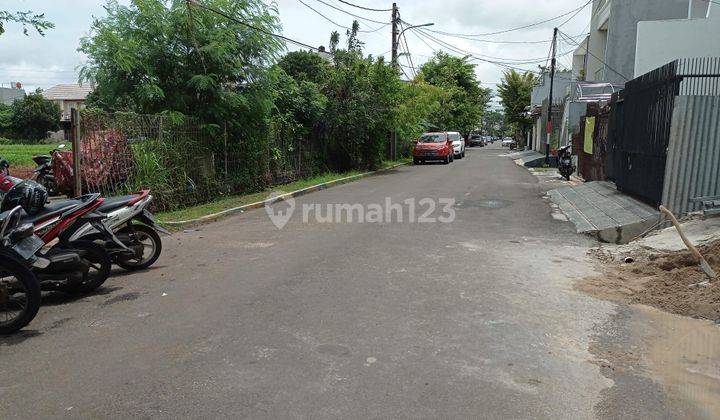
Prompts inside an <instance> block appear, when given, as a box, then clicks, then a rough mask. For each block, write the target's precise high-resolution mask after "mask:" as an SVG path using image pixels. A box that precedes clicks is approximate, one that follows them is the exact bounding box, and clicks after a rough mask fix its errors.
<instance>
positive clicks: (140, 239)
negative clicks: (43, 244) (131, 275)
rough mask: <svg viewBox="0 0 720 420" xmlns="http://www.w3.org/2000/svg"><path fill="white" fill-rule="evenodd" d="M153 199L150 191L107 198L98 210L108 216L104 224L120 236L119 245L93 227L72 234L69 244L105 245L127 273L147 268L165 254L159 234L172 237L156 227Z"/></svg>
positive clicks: (81, 228)
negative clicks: (151, 209) (152, 209)
mask: <svg viewBox="0 0 720 420" xmlns="http://www.w3.org/2000/svg"><path fill="white" fill-rule="evenodd" d="M152 199H153V197H152V195H150V191H149V190H143V191H141V192H139V193H137V194H131V195H125V196H121V197H112V198H108V199H106V200H105V202H104V203H103V204H102V205H101V206H100V207H98V210H97V211H98V212H100V213H103V214H105V215H106V218H105V219H104V220H103V224H104V225H105V226H107V228H109V229H110V230H112V231H113V232H114V233H115V234H116V235H117V239H119V241H120V244H118V243H117V242H116V241H115V240H113V239H112V238H108V236H107V235H105V234H103V233H102V232H100V231H99V230H98V228H97V227H95V226H93V225H92V224H90V223H87V224H85V225H83V226H81V227H80V228H79V229H77V231H75V232H73V233H71V236H70V240H71V241H77V240H86V241H95V242H99V243H102V244H103V245H104V247H105V249H106V250H107V251H108V253H109V254H110V257H111V258H112V260H113V262H114V263H115V264H117V265H119V266H120V267H122V268H124V269H126V270H130V271H132V270H141V269H145V268H148V267H150V266H151V265H153V264H154V263H155V261H157V259H158V258H159V257H160V253H161V252H162V241H161V239H160V235H159V234H158V232H160V233H164V234H167V235H169V234H170V232H168V231H167V230H165V229H163V228H162V227H161V226H160V225H158V224H157V222H156V221H155V218H154V217H153V215H152V213H150V211H149V210H148V207H149V206H150V203H151V202H152Z"/></svg>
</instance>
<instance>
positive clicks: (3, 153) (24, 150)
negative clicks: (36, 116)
mask: <svg viewBox="0 0 720 420" xmlns="http://www.w3.org/2000/svg"><path fill="white" fill-rule="evenodd" d="M54 147H57V145H56V144H54V145H53V144H0V158H2V159H5V160H7V161H8V162H10V168H11V169H12V168H13V167H15V168H27V167H32V168H34V167H35V166H37V165H36V164H35V162H33V160H32V157H33V155H46V154H48V153H50V151H51V150H52V149H53V148H54ZM68 150H69V149H68Z"/></svg>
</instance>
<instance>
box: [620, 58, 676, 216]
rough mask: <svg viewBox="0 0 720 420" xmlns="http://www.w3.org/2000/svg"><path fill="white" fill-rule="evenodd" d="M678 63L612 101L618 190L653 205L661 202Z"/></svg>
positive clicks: (650, 75) (632, 85) (632, 83)
mask: <svg viewBox="0 0 720 420" xmlns="http://www.w3.org/2000/svg"><path fill="white" fill-rule="evenodd" d="M677 64H678V63H677V61H675V62H672V63H669V64H667V65H665V66H663V67H660V68H659V69H656V70H654V71H652V72H650V73H647V74H645V75H643V76H640V77H638V78H637V79H634V80H632V81H630V82H628V83H627V84H626V85H625V89H624V90H622V91H621V92H619V94H615V95H614V96H613V100H612V102H611V116H610V127H609V131H610V136H609V144H608V152H609V156H608V157H609V158H608V160H607V167H606V171H607V173H608V174H609V175H610V176H611V177H612V178H613V179H614V180H615V184H616V185H617V188H618V190H620V191H623V192H625V193H627V194H630V195H633V196H635V197H637V198H639V199H641V200H642V201H645V202H647V203H648V204H651V205H653V206H656V205H658V204H660V202H661V200H662V190H663V182H664V178H665V161H666V159H667V147H668V141H669V139H670V123H671V120H672V113H673V106H674V103H675V96H677V95H678V93H679V88H680V83H681V81H682V77H677Z"/></svg>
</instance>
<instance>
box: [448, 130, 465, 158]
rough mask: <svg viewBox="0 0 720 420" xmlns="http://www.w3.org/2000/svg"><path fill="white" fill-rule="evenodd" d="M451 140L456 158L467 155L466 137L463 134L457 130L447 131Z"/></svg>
mask: <svg viewBox="0 0 720 420" xmlns="http://www.w3.org/2000/svg"><path fill="white" fill-rule="evenodd" d="M447 134H448V137H449V138H450V141H452V148H453V154H454V157H455V158H456V159H462V158H464V157H465V139H464V138H463V136H462V135H461V134H460V133H458V132H456V131H450V132H448V133H447Z"/></svg>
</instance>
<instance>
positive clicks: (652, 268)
mask: <svg viewBox="0 0 720 420" xmlns="http://www.w3.org/2000/svg"><path fill="white" fill-rule="evenodd" d="M698 249H699V250H700V252H701V253H702V254H703V255H704V256H705V258H706V259H707V261H708V263H709V264H710V265H711V266H712V267H713V269H714V270H715V271H716V272H718V273H720V241H715V242H712V243H710V244H708V245H705V246H701V247H698ZM591 252H592V254H593V255H594V256H595V258H596V259H597V260H598V262H599V267H600V271H601V272H602V273H603V274H602V275H600V276H596V277H591V278H587V279H583V280H581V281H580V282H578V284H577V286H576V287H577V288H578V289H579V290H581V291H583V292H586V293H589V294H592V295H594V296H597V297H600V298H602V299H606V300H612V301H616V302H621V303H639V304H644V305H649V306H654V307H656V308H659V309H662V310H664V311H668V312H672V313H675V314H679V315H685V316H690V317H693V318H705V319H709V320H712V321H715V322H720V279H716V280H714V281H712V282H711V283H710V285H708V286H702V285H700V283H702V282H705V281H706V280H708V278H707V276H706V275H705V274H704V273H703V272H702V271H701V270H700V268H699V267H698V262H697V260H696V259H695V258H694V257H693V255H692V254H691V253H690V252H689V251H675V252H658V251H655V250H651V249H643V248H640V249H636V250H634V251H630V252H628V253H623V252H618V253H616V254H613V253H612V252H611V251H609V250H607V249H602V248H600V249H595V250H593V251H591ZM627 257H630V258H632V259H633V260H634V261H633V262H631V263H626V262H625V259H626V258H627Z"/></svg>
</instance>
